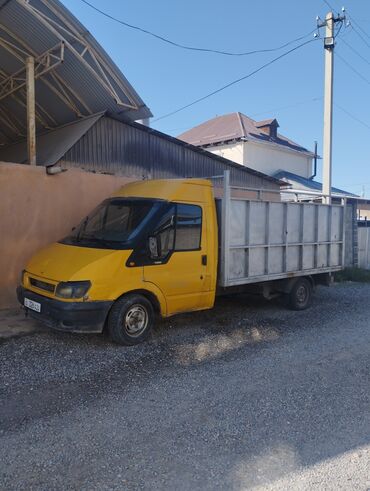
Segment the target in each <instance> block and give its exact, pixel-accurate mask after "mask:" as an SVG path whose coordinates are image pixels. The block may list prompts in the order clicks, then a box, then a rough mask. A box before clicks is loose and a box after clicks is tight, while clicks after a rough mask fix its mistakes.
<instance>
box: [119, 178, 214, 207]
mask: <svg viewBox="0 0 370 491" xmlns="http://www.w3.org/2000/svg"><path fill="white" fill-rule="evenodd" d="M212 188H213V186H212V183H211V181H209V180H207V179H155V180H147V181H136V182H131V183H129V184H126V185H125V186H123V187H122V188H120V189H119V190H118V191H116V192H115V193H114V194H113V197H127V198H128V197H140V198H154V199H163V200H167V201H190V202H207V201H208V200H209V199H210V197H213V191H212Z"/></svg>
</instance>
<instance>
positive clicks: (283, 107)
mask: <svg viewBox="0 0 370 491" xmlns="http://www.w3.org/2000/svg"><path fill="white" fill-rule="evenodd" d="M322 99H323V97H312V98H311V99H306V100H305V101H298V102H294V103H292V104H289V105H287V106H280V107H273V108H270V109H267V110H265V111H260V112H258V113H253V114H250V115H249V116H250V117H252V118H254V117H256V116H260V115H261V114H271V113H273V112H275V111H284V110H286V109H293V108H295V107H298V106H302V105H304V104H308V103H310V102H316V101H320V100H322ZM190 128H192V126H182V127H180V128H171V129H169V130H166V131H167V132H168V133H171V132H172V131H179V130H189V129H190Z"/></svg>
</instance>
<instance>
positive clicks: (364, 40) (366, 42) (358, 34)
mask: <svg viewBox="0 0 370 491" xmlns="http://www.w3.org/2000/svg"><path fill="white" fill-rule="evenodd" d="M350 21H351V18H350ZM352 29H353V30H354V31H355V33H356V34H357V36H358V37H359V38H360V39H362V41H363V42H364V43H365V44H366V46H367V47H368V48H370V43H369V42H368V41H367V40H366V39H365V38H364V36H363V35H362V34H361V33H360V31H358V30H357V29H356V28H355V26H354V25H353V24H352Z"/></svg>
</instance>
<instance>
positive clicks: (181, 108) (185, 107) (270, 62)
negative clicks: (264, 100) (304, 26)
mask: <svg viewBox="0 0 370 491" xmlns="http://www.w3.org/2000/svg"><path fill="white" fill-rule="evenodd" d="M317 40H318V38H316V39H310V40H309V41H306V42H304V43H301V44H299V45H298V46H295V47H294V48H292V49H290V50H289V51H286V52H285V53H283V54H281V55H279V56H277V57H276V58H273V59H272V60H270V61H268V62H267V63H264V64H263V65H261V66H260V67H258V68H256V69H255V70H253V71H252V72H250V73H248V74H247V75H244V76H243V77H240V78H238V79H236V80H233V81H232V82H229V83H228V84H226V85H224V86H222V87H220V88H219V89H216V90H214V91H213V92H210V93H209V94H207V95H205V96H203V97H200V98H199V99H196V100H195V101H193V102H190V103H189V104H186V105H185V106H182V107H179V108H178V109H175V110H174V111H171V112H169V113H167V114H164V115H163V116H160V117H159V118H156V119H154V120H153V123H155V122H157V121H160V120H161V119H164V118H168V117H169V116H173V115H174V114H177V113H179V112H180V111H183V110H184V109H187V108H189V107H191V106H194V105H195V104H198V103H199V102H202V101H204V100H205V99H208V98H209V97H212V96H213V95H215V94H218V93H219V92H222V91H223V90H225V89H228V88H229V87H231V86H232V85H235V84H237V83H239V82H241V81H243V80H246V79H247V78H250V77H252V76H253V75H255V74H256V73H258V72H260V71H262V70H263V69H265V68H267V67H268V66H270V65H272V64H273V63H276V62H277V61H278V60H281V59H282V58H284V57H285V56H287V55H289V54H290V53H293V51H296V50H297V49H300V48H302V47H303V46H306V45H307V44H310V43H312V42H314V41H317Z"/></svg>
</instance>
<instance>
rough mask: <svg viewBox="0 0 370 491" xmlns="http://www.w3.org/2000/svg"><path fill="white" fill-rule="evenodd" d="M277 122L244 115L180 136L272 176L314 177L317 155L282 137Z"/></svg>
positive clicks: (206, 124) (215, 120)
mask: <svg viewBox="0 0 370 491" xmlns="http://www.w3.org/2000/svg"><path fill="white" fill-rule="evenodd" d="M278 127H279V123H278V122H277V120H276V119H268V120H265V121H254V120H253V119H251V118H249V117H248V116H246V115H245V114H242V113H240V112H235V113H230V114H225V115H224V116H218V117H216V118H213V119H210V120H209V121H206V122H204V123H202V124H200V125H198V126H195V127H194V128H192V129H190V130H188V131H186V132H185V133H182V134H181V135H179V136H178V138H179V139H180V140H183V141H185V142H187V143H191V144H192V145H196V146H197V147H200V148H204V149H206V150H208V151H209V152H212V153H214V154H216V155H220V156H222V157H225V158H227V159H230V160H233V161H234V162H237V163H238V164H241V165H244V166H246V167H249V168H251V169H255V170H258V171H260V172H263V173H265V174H268V175H270V176H272V175H274V174H275V173H277V172H279V171H282V170H284V171H288V172H290V173H293V174H297V175H299V176H302V177H304V178H310V177H311V176H312V160H313V158H314V157H315V154H314V153H312V152H310V151H309V150H307V149H306V148H304V147H302V146H301V145H299V144H298V143H295V142H293V141H292V140H289V139H288V138H286V137H285V136H283V135H281V134H280V133H278V131H277V129H278Z"/></svg>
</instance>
